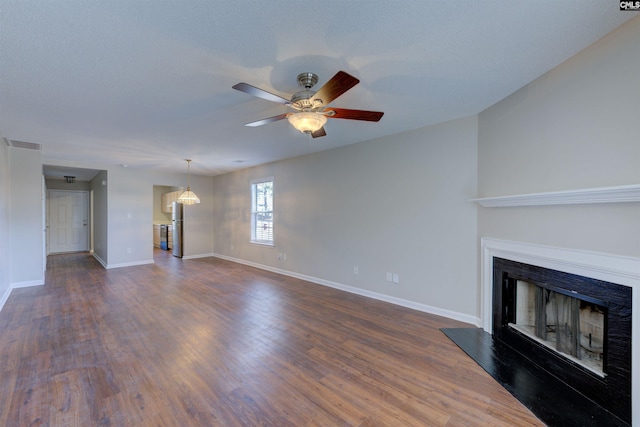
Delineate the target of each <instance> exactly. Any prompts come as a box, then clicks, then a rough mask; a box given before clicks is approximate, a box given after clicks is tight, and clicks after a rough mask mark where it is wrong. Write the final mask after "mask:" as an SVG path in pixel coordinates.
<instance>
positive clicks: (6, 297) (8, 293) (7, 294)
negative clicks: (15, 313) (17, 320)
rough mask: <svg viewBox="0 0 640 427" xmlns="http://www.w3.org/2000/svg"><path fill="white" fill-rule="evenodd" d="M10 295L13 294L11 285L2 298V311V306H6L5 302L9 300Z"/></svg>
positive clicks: (0, 304)
mask: <svg viewBox="0 0 640 427" xmlns="http://www.w3.org/2000/svg"><path fill="white" fill-rule="evenodd" d="M9 295H11V287H9V288H8V289H7V290H6V291H5V292H4V294H2V298H0V311H2V308H3V307H4V304H5V303H6V302H7V300H8V299H9Z"/></svg>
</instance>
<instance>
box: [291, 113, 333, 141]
mask: <svg viewBox="0 0 640 427" xmlns="http://www.w3.org/2000/svg"><path fill="white" fill-rule="evenodd" d="M287 120H289V123H291V126H293V127H294V128H296V129H298V130H299V131H300V132H302V133H306V134H307V135H310V134H312V133H314V132H316V131H318V130H320V129H321V128H322V127H323V126H324V125H325V124H326V123H327V117H326V116H325V115H323V114H319V113H314V112H306V111H303V112H300V113H293V114H290V115H289V116H288V117H287Z"/></svg>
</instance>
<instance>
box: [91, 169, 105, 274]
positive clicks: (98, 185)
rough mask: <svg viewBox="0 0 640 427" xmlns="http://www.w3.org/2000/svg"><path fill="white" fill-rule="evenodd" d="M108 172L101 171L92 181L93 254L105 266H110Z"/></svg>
mask: <svg viewBox="0 0 640 427" xmlns="http://www.w3.org/2000/svg"><path fill="white" fill-rule="evenodd" d="M108 185H109V180H108V173H107V171H101V172H100V173H98V175H96V176H95V177H94V178H93V179H92V180H91V189H92V190H93V224H92V227H93V251H94V252H93V253H94V256H95V257H96V258H98V259H99V260H100V261H101V262H102V263H103V264H104V265H108V264H109V255H108V254H109V233H108V229H109V217H108V214H107V213H108V205H109V203H108V199H107V187H108Z"/></svg>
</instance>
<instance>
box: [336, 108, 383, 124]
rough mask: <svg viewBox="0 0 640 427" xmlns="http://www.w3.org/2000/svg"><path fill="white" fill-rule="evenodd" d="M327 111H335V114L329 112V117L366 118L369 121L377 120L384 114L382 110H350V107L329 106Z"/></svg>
mask: <svg viewBox="0 0 640 427" xmlns="http://www.w3.org/2000/svg"><path fill="white" fill-rule="evenodd" d="M325 111H333V112H335V114H333V115H331V114H327V117H330V118H333V119H348V120H365V121H368V122H377V121H379V120H380V119H381V118H382V116H383V114H384V113H383V112H381V111H365V110H350V109H348V108H327V109H326V110H325Z"/></svg>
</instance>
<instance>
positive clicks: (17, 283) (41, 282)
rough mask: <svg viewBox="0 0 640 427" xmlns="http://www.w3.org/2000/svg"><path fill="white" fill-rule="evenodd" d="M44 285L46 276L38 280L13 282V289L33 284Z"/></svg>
mask: <svg viewBox="0 0 640 427" xmlns="http://www.w3.org/2000/svg"><path fill="white" fill-rule="evenodd" d="M42 285H44V278H43V279H38V280H29V281H28V282H16V283H12V284H11V289H18V288H28V287H31V286H42Z"/></svg>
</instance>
